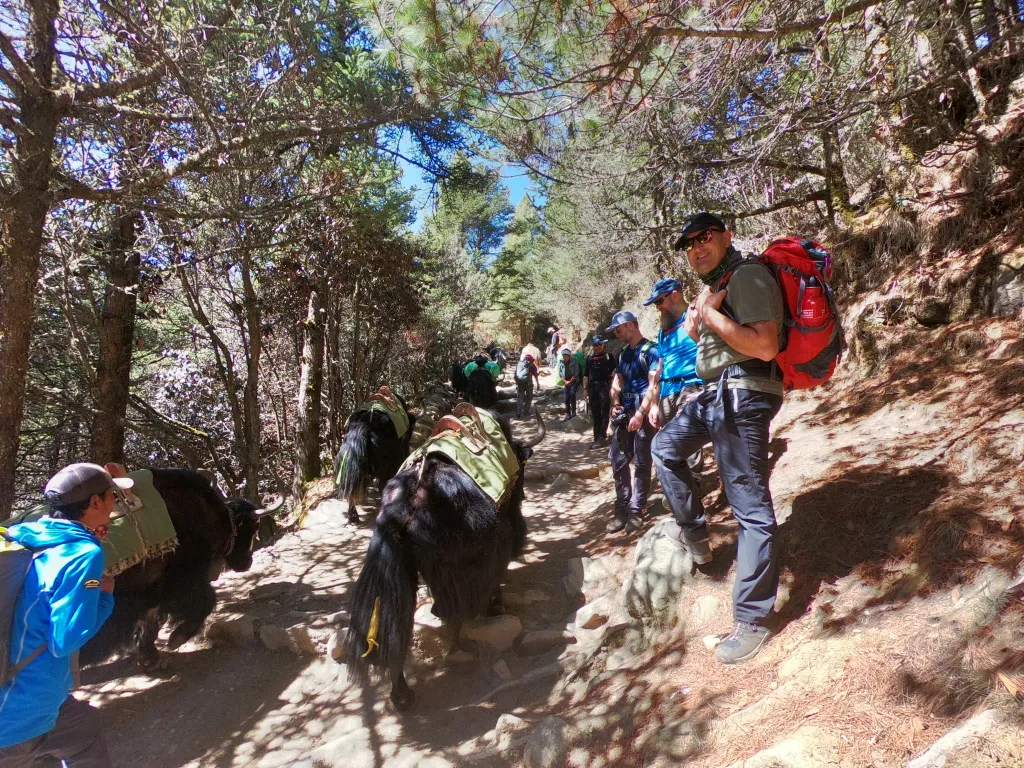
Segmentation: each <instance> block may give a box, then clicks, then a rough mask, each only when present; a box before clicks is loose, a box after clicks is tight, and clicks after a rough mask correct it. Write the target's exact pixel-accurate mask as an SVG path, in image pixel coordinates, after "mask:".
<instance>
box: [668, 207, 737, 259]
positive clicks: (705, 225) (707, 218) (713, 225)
mask: <svg viewBox="0 0 1024 768" xmlns="http://www.w3.org/2000/svg"><path fill="white" fill-rule="evenodd" d="M706 229H719V230H721V231H723V232H724V231H725V230H726V229H728V227H726V226H725V222H724V221H722V220H721V219H720V218H718V217H717V216H715V214H713V213H708V212H707V211H701V212H700V213H695V214H693V216H691V217H690V218H688V219H687V220H686V222H685V223H684V224H683V231H682V232H680V233H679V239H678V240H676V244H675V245H674V246H672V247H673V248H675V249H676V250H677V251H678V250H679V249H680V248H682V247H683V244H684V243H685V242H686V238H687V235H693V234H696V233H697V232H703V231H704V230H706Z"/></svg>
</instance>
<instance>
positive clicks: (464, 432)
mask: <svg viewBox="0 0 1024 768" xmlns="http://www.w3.org/2000/svg"><path fill="white" fill-rule="evenodd" d="M432 453H441V454H444V455H445V456H447V457H448V458H449V459H451V460H452V461H454V462H455V463H456V464H458V465H459V466H460V467H461V468H462V469H463V471H465V473H466V474H467V475H469V476H470V478H472V480H473V482H474V483H476V485H477V486H478V487H479V488H480V490H481V491H483V492H484V493H486V494H487V495H488V496H489V497H490V498H491V499H492V500H493V501H494V503H495V504H496V505H498V506H501V504H502V503H503V502H504V501H505V499H506V498H507V497H508V494H509V493H510V492H511V489H512V485H513V482H514V481H515V478H516V475H517V474H518V473H519V469H520V467H519V459H518V458H516V453H515V451H514V450H513V449H512V446H511V445H510V444H509V442H508V440H506V439H505V434H504V433H503V432H502V431H501V424H500V423H499V422H498V420H497V419H496V418H494V416H492V415H491V414H490V413H488V412H487V411H478V410H476V409H475V408H473V406H471V405H470V404H469V403H459V405H458V406H457V407H456V408H455V413H454V414H453V415H451V416H443V417H442V418H441V419H439V420H438V422H437V424H436V425H435V427H434V433H433V434H432V435H431V436H430V437H429V438H428V439H427V441H426V442H425V443H423V445H421V446H420V447H419V448H417V449H416V450H415V451H414V452H413V453H412V454H411V455H410V456H409V458H408V459H406V461H405V463H404V464H403V465H402V469H405V468H406V467H411V466H413V465H415V464H417V463H418V462H419V461H420V460H422V459H423V458H424V457H426V456H429V455H430V454H432Z"/></svg>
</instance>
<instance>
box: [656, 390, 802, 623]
mask: <svg viewBox="0 0 1024 768" xmlns="http://www.w3.org/2000/svg"><path fill="white" fill-rule="evenodd" d="M717 394H718V393H717V392H716V391H714V390H709V391H705V392H702V393H701V394H699V395H698V396H697V397H695V398H693V399H692V400H690V401H688V402H686V403H685V404H684V405H683V406H682V407H681V408H680V409H679V412H678V413H677V414H676V415H675V417H674V418H673V419H672V420H671V421H670V422H669V423H668V424H666V425H665V426H664V427H662V428H661V431H660V432H659V433H658V435H657V437H655V438H654V444H653V446H652V451H651V453H652V456H653V458H654V468H655V470H656V471H657V473H658V480H660V481H661V487H662V490H664V492H665V500H666V501H667V502H668V505H669V507H670V508H671V510H672V515H673V516H674V517H675V520H676V522H677V523H678V524H679V527H680V528H681V529H682V535H683V536H684V537H685V538H686V539H689V540H691V541H700V540H702V539H706V538H707V536H708V525H707V520H706V518H705V516H704V505H703V504H702V503H701V498H700V493H699V492H698V489H697V484H696V482H695V481H694V478H693V474H692V473H691V472H690V468H689V467H688V466H687V462H686V459H687V457H688V456H690V455H691V454H692V453H693V452H694V451H695V450H697V449H699V448H700V447H701V446H703V445H704V443H706V442H707V441H708V438H709V437H710V439H711V444H712V446H713V447H714V449H715V461H716V462H717V463H718V474H719V477H720V478H721V480H722V486H723V487H724V488H725V495H726V497H727V498H728V499H729V504H730V505H731V506H732V513H733V515H735V517H736V521H737V522H738V523H739V527H740V532H739V541H738V542H737V548H736V549H737V551H736V584H735V586H734V587H733V615H734V616H735V618H736V620H737V621H744V622H747V623H748V624H763V623H764V619H765V618H766V617H767V616H768V614H769V613H770V612H771V610H772V606H773V605H774V604H775V593H776V590H777V589H778V586H779V569H778V562H777V558H776V555H777V553H776V547H775V531H776V523H775V507H774V506H773V504H772V494H771V490H770V489H769V488H768V475H769V469H770V467H769V464H768V441H769V425H770V424H771V421H772V419H773V418H774V417H775V414H777V413H778V412H779V409H780V408H781V407H782V398H781V397H779V396H778V395H769V394H765V393H763V392H756V391H754V390H749V389H732V388H728V387H727V388H726V391H725V393H724V394H723V398H722V403H721V404H719V405H716V404H715V398H716V396H717Z"/></svg>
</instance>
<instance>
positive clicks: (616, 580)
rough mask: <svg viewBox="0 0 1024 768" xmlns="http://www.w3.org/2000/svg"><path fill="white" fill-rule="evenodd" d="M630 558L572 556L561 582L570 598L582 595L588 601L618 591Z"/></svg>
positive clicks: (578, 597) (576, 598)
mask: <svg viewBox="0 0 1024 768" xmlns="http://www.w3.org/2000/svg"><path fill="white" fill-rule="evenodd" d="M629 567H630V560H629V558H628V557H625V556H623V555H616V554H608V555H602V556H601V557H573V558H571V559H570V560H569V563H568V573H567V574H566V575H565V576H564V577H563V579H562V583H563V585H564V586H565V592H566V594H567V595H568V596H569V598H570V599H574V600H579V599H580V597H582V598H583V599H584V600H586V601H587V602H588V603H589V602H592V601H594V600H596V599H597V598H599V597H601V596H602V595H607V594H610V593H612V592H616V591H618V590H619V589H620V588H621V587H622V583H623V581H624V580H625V578H626V574H627V573H629Z"/></svg>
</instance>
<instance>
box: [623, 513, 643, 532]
mask: <svg viewBox="0 0 1024 768" xmlns="http://www.w3.org/2000/svg"><path fill="white" fill-rule="evenodd" d="M624 530H625V531H626V533H636V532H637V531H639V530H640V515H630V516H629V519H628V520H627V521H626V525H625V527H624Z"/></svg>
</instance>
